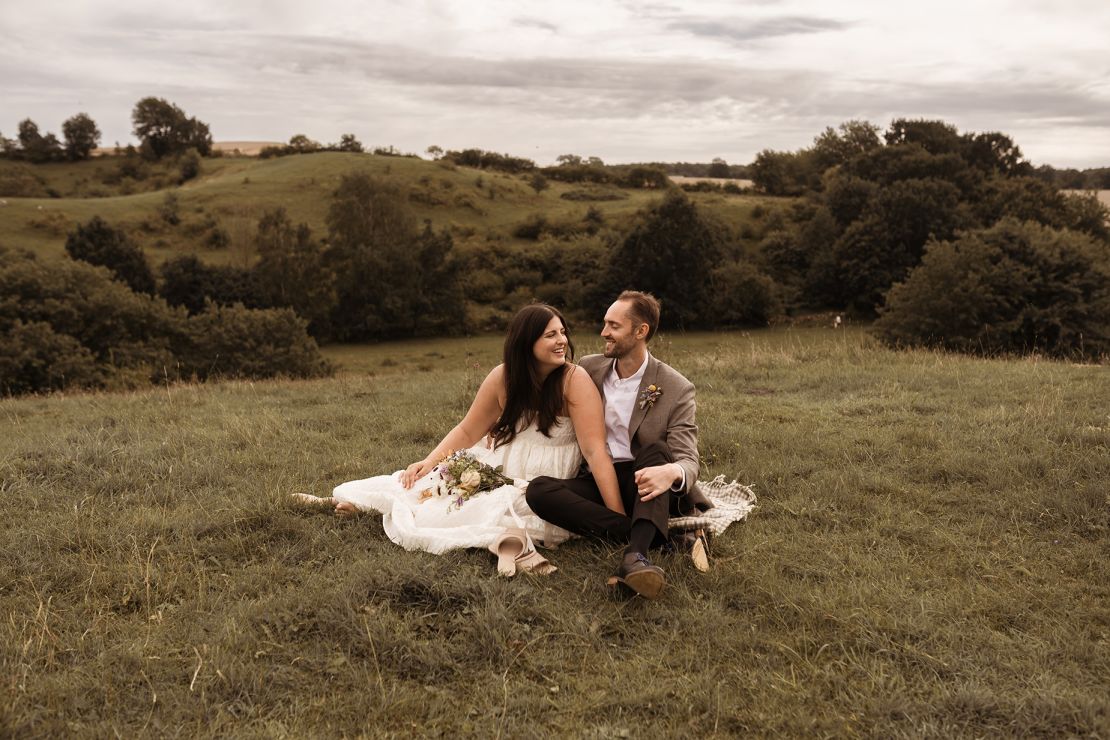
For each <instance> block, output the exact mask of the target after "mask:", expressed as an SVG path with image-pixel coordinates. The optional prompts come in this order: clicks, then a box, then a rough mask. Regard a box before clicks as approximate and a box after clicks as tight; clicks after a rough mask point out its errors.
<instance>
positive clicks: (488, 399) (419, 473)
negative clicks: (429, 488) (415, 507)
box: [401, 365, 505, 488]
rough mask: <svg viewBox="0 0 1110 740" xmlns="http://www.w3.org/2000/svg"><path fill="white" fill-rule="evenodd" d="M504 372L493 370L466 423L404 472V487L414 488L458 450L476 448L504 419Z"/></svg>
mask: <svg viewBox="0 0 1110 740" xmlns="http://www.w3.org/2000/svg"><path fill="white" fill-rule="evenodd" d="M504 385H505V381H504V378H503V369H502V367H501V365H498V366H497V367H495V368H494V369H493V370H490V372H489V375H487V376H486V379H485V380H483V381H482V385H481V386H480V387H479V388H478V393H477V395H475V396H474V402H473V403H471V404H470V410H469V411H467V412H466V416H464V417H463V420H462V421H460V422H459V423H458V424H456V425H455V428H454V429H452V430H451V431H449V432H448V433H447V436H446V437H444V438H443V439H442V440H441V441H440V443H439V444H438V445H436V447H435V449H434V450H432V451H431V452H429V453H428V456H427V457H425V458H424V459H423V460H419V461H417V462H414V463H413V464H412V465H409V466H408V467H407V468H406V469H405V471H404V472H403V473H401V485H403V486H404V487H405V488H412V484H413V483H415V482H416V481H418V480H420V479H421V478H423V477H424V476H425V475H427V474H428V473H430V472H432V468H433V467H435V465H436V463H438V462H439V461H440V460H442V459H443V458H445V457H447V456H448V455H449V454H451V453H452V452H454V451H455V450H462V449H466V448H467V447H472V446H473V445H475V444H476V443H477V442H478V440H479V439H481V438H482V437H484V436H485V435H486V434H487V433H488V432H489V430H490V427H492V426H493V425H494V424H495V423H496V422H497V420H498V418H500V416H501V398H500V396H501V390H502V389H503V388H504Z"/></svg>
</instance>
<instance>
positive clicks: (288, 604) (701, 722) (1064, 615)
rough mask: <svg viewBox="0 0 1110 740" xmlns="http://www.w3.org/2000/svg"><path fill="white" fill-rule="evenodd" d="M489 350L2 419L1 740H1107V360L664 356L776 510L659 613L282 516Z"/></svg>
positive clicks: (600, 568) (584, 583)
mask: <svg viewBox="0 0 1110 740" xmlns="http://www.w3.org/2000/svg"><path fill="white" fill-rule="evenodd" d="M594 331H595V329H589V330H587V329H583V330H582V331H581V332H580V333H579V335H578V337H577V338H578V339H579V342H580V349H581V350H582V351H583V352H585V351H588V350H590V349H591V348H596V346H597V344H596V339H594V338H593V333H594ZM500 343H501V338H500V337H495V336H480V337H471V338H459V339H451V340H434V341H432V340H427V341H418V342H415V341H414V342H401V343H391V344H379V345H372V346H365V347H354V346H351V347H332V348H329V349H328V350H327V352H328V354H329V356H330V357H331V358H332V359H334V360H335V361H337V362H338V363H340V365H341V367H342V370H341V372H340V374H339V375H338V376H337V377H335V378H333V379H326V380H314V381H303V382H284V381H275V382H253V383H247V382H229V383H220V384H212V385H208V386H175V387H171V388H165V389H157V390H150V391H144V392H138V393H128V394H118V395H110V394H72V395H69V394H67V395H56V396H47V397H31V398H22V399H4V400H0V676H3V677H4V678H3V681H2V682H0V736H2V737H86V736H88V737H111V736H117V737H144V736H155V737H162V736H184V737H275V736H278V737H280V736H296V737H337V736H440V737H471V736H473V737H494V736H502V737H561V736H573V737H586V738H609V737H779V736H781V737H875V738H899V737H906V738H918V737H933V738H949V737H1014V736H1026V737H1091V738H1095V737H1110V558H1108V557H1107V553H1108V549H1107V548H1108V546H1110V500H1108V499H1107V488H1106V481H1107V480H1110V416H1107V413H1108V409H1110V383H1107V379H1106V369H1105V368H1104V367H1090V366H1078V365H1072V364H1068V363H1058V362H1045V361H1042V360H1038V359H1032V358H1031V359H1017V360H985V359H977V358H972V357H960V356H953V355H946V354H939V353H933V352H894V351H891V350H888V349H884V348H882V347H879V346H877V345H876V344H875V343H874V342H873V341H872V340H871V339H869V337H868V336H867V335H866V333H865V332H863V331H861V330H858V329H855V328H849V329H846V330H839V331H834V330H832V329H828V328H811V329H776V330H767V331H758V332H734V333H712V334H711V333H705V334H690V335H680V334H666V335H661V336H660V337H658V340H657V342H656V343H655V344H656V346H655V350H654V351H655V352H656V353H657V354H658V355H659V356H660V357H662V358H664V359H666V360H667V361H669V362H671V363H672V364H674V365H675V366H676V367H678V368H680V369H681V370H683V371H684V372H685V373H686V374H687V375H688V376H689V377H690V378H691V379H692V380H693V381H694V382H695V383H696V385H697V387H698V421H699V426H700V448H701V453H702V457H703V463H704V475H706V476H712V475H717V474H723V475H726V476H728V477H738V478H739V479H740V480H741V481H743V482H745V483H750V484H752V485H753V486H754V488H755V491H756V493H757V495H758V496H759V504H758V507H757V509H756V510H755V512H754V513H753V515H752V516H751V517H750V518H749V519H748V520H746V521H744V522H742V523H740V524H738V525H735V526H734V527H732V528H731V529H730V530H729V531H728V532H726V533H725V535H724V536H722V537H720V538H718V539H717V540H716V541H715V542H714V543H713V547H712V550H713V565H712V569H711V571H710V572H709V574H707V575H704V576H703V575H700V574H698V573H697V572H696V571H694V570H693V568H692V567H691V566H690V565H689V563H687V562H686V561H685V560H684V559H683V558H682V557H680V556H677V555H661V556H658V557H657V560H658V562H660V563H661V564H662V565H663V567H664V568H665V569H666V570H667V573H668V578H669V584H670V585H669V587H668V590H667V591H666V592H665V593H664V598H662V599H661V600H659V601H656V602H645V601H642V600H638V599H632V600H628V599H626V598H624V597H620V596H618V595H615V594H612V593H610V592H608V591H607V589H606V587H605V586H604V580H605V576H606V575H607V574H608V572H609V570H610V569H611V568H612V567H613V564H614V562H615V559H616V556H617V554H618V549H617V548H612V547H607V546H604V545H601V544H594V543H589V542H585V541H581V540H579V541H572V542H569V543H567V544H565V545H563V546H562V547H560V548H558V549H557V550H555V551H553V552H551V553H550V556H551V558H552V559H553V561H554V562H555V563H556V564H557V565H558V567H559V571H558V572H557V573H555V574H554V575H553V576H551V577H549V578H546V579H544V578H539V577H524V578H519V579H513V580H506V579H502V578H498V577H497V576H496V574H495V570H494V567H493V560H492V556H491V555H489V553H486V552H484V551H470V552H456V553H451V554H448V555H445V556H432V555H428V554H425V553H420V552H405V551H402V550H400V549H399V548H397V547H396V546H394V545H393V544H391V543H390V542H389V541H388V540H387V539H386V538H385V536H384V534H383V531H382V527H381V523H380V521H379V519H378V518H377V517H373V516H368V517H363V518H361V519H357V520H355V521H350V522H347V521H337V520H336V519H335V518H334V517H331V516H328V515H326V514H306V513H302V512H299V511H296V510H294V509H292V508H290V506H289V505H288V504H287V503H286V494H288V493H289V492H291V491H296V490H310V491H315V492H326V491H327V490H329V489H330V487H331V486H333V485H334V484H335V483H337V482H339V481H343V480H347V479H351V478H356V477H362V476H365V475H368V474H372V473H376V472H382V471H389V470H393V469H396V468H398V467H401V466H402V465H404V464H406V463H408V462H410V461H412V460H413V459H416V458H417V457H418V456H422V455H423V454H425V453H426V451H427V450H428V448H429V447H431V446H432V445H433V444H434V443H435V441H436V440H438V439H439V437H440V436H441V435H442V434H444V433H445V432H446V431H447V430H448V429H449V428H450V426H451V425H452V424H453V423H454V421H455V420H456V419H457V418H458V417H459V415H461V414H462V413H463V411H464V410H465V408H466V406H467V404H468V402H469V400H470V397H471V394H472V393H473V391H474V389H475V388H476V386H477V383H478V382H479V381H480V379H481V377H482V376H483V375H484V373H485V372H486V371H487V370H488V369H489V368H490V367H491V366H492V364H493V363H494V362H496V358H497V355H498V348H499V345H500Z"/></svg>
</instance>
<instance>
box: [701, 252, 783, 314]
mask: <svg viewBox="0 0 1110 740" xmlns="http://www.w3.org/2000/svg"><path fill="white" fill-rule="evenodd" d="M710 287H711V289H712V295H713V298H712V311H713V313H712V318H713V323H714V324H715V325H717V326H766V325H767V323H768V322H769V321H770V320H771V319H772V318H774V317H775V316H777V315H779V314H780V313H782V299H781V297H780V294H779V288H778V286H777V285H775V281H774V280H772V279H771V278H769V277H768V276H767V275H764V274H763V273H761V272H760V271H759V270H758V269H756V267H755V266H754V265H752V264H750V263H747V262H726V263H724V264H722V265H720V266H718V267H716V268H714V270H713V273H712V277H711V280H710Z"/></svg>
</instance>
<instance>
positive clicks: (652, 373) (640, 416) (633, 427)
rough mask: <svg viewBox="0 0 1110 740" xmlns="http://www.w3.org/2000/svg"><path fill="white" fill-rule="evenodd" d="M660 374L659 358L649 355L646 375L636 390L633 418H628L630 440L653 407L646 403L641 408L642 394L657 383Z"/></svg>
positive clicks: (634, 436) (633, 437)
mask: <svg viewBox="0 0 1110 740" xmlns="http://www.w3.org/2000/svg"><path fill="white" fill-rule="evenodd" d="M658 375H659V360H657V359H655V356H654V355H648V365H647V367H646V368H645V369H644V377H642V378H640V387H639V388H638V389H637V390H636V403H635V405H634V406H633V407H632V418H630V419H629V420H628V441H629V442H631V441H632V440H633V439H635V438H636V432H637V431H639V429H640V424H641V423H642V422H643V420H644V417H645V416H647V412H648V411H649V410H650V409H651V407H650V406H647V405H646V404H645V405H644V407H643V408H640V395H641V394H642V393H643V392H644V391H645V390H647V387H648V386H649V385H652V384H654V383H655V381H656V378H657V377H658ZM657 403H658V402H657Z"/></svg>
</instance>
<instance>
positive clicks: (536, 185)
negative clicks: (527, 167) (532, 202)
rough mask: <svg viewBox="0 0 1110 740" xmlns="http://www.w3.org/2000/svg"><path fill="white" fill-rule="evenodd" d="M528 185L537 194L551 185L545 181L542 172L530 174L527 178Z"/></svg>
mask: <svg viewBox="0 0 1110 740" xmlns="http://www.w3.org/2000/svg"><path fill="white" fill-rule="evenodd" d="M528 185H529V186H531V188H532V189H533V190H535V191H536V195H539V194H540V193H542V192H543V191H544V190H547V189H548V188H549V187H551V186H550V185H549V184H548V182H547V178H546V177H544V176H543V173H542V172H535V173H533V174H532V176H531V177H530V178H528Z"/></svg>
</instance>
